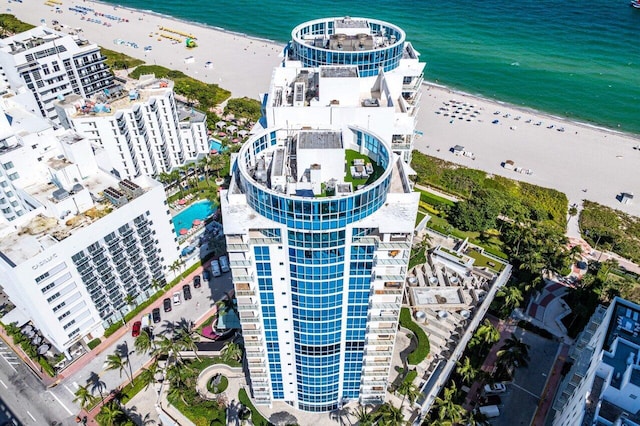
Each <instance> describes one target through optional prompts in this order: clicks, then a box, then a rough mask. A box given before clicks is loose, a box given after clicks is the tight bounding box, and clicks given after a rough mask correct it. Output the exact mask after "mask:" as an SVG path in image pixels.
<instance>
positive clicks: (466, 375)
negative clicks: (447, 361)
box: [456, 356, 478, 385]
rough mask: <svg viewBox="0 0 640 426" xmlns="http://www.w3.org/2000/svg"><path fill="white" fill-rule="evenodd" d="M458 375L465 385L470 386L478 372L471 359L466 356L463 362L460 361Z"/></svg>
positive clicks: (457, 369)
mask: <svg viewBox="0 0 640 426" xmlns="http://www.w3.org/2000/svg"><path fill="white" fill-rule="evenodd" d="M456 373H458V374H459V375H460V378H461V379H462V381H463V382H464V383H465V384H467V385H470V384H471V383H473V380H474V379H475V378H476V375H477V373H478V371H477V370H476V368H475V367H474V366H473V365H472V364H471V360H470V359H469V357H468V356H466V357H464V361H463V362H459V361H458V368H456Z"/></svg>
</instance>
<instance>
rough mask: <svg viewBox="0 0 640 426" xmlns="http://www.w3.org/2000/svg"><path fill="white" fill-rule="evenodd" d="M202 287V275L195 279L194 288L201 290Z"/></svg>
mask: <svg viewBox="0 0 640 426" xmlns="http://www.w3.org/2000/svg"><path fill="white" fill-rule="evenodd" d="M205 272H206V271H205ZM201 285H202V280H201V279H200V275H196V276H195V278H194V279H193V288H200V286H201Z"/></svg>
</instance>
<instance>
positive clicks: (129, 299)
mask: <svg viewBox="0 0 640 426" xmlns="http://www.w3.org/2000/svg"><path fill="white" fill-rule="evenodd" d="M124 303H126V304H127V305H129V306H133V305H135V303H136V295H133V294H127V295H126V296H125V297H124Z"/></svg>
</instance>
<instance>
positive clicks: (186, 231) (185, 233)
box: [180, 228, 189, 235]
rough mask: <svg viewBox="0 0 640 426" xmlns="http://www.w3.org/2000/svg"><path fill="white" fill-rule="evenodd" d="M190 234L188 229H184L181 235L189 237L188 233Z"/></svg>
mask: <svg viewBox="0 0 640 426" xmlns="http://www.w3.org/2000/svg"><path fill="white" fill-rule="evenodd" d="M188 232H189V230H188V229H186V228H182V229H181V230H180V235H187V233H188Z"/></svg>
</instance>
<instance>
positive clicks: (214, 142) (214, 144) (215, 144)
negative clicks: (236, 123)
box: [209, 139, 227, 152]
mask: <svg viewBox="0 0 640 426" xmlns="http://www.w3.org/2000/svg"><path fill="white" fill-rule="evenodd" d="M209 149H210V150H214V149H215V150H216V151H218V152H225V151H226V150H227V148H225V147H224V146H222V142H220V141H219V140H218V139H209Z"/></svg>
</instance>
